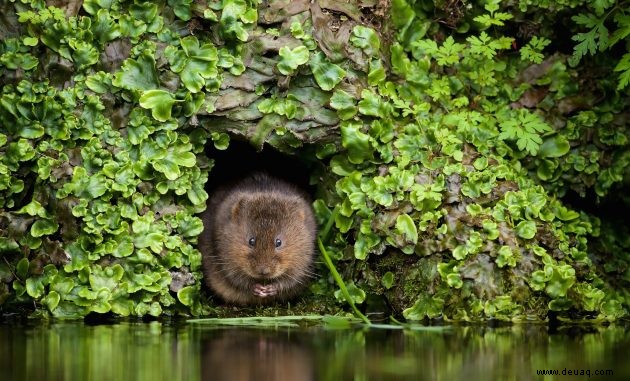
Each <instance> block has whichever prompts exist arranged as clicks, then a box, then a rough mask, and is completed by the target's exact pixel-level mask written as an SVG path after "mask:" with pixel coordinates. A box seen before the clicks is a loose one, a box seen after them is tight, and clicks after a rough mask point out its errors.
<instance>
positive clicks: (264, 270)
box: [257, 266, 271, 277]
mask: <svg viewBox="0 0 630 381" xmlns="http://www.w3.org/2000/svg"><path fill="white" fill-rule="evenodd" d="M257 270H258V274H259V275H260V276H264V277H267V276H269V275H271V267H269V266H259V267H258V269H257Z"/></svg>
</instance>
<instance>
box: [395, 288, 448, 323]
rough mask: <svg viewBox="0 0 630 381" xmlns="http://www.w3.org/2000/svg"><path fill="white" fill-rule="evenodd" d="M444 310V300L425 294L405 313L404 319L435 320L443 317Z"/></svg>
mask: <svg viewBox="0 0 630 381" xmlns="http://www.w3.org/2000/svg"><path fill="white" fill-rule="evenodd" d="M443 308H444V299H442V298H439V297H436V296H432V295H429V294H423V295H422V296H420V298H418V300H416V302H415V303H414V305H413V306H411V307H409V308H407V309H405V310H404V311H403V317H404V318H405V319H407V320H422V319H424V318H425V317H427V318H429V319H434V318H437V317H440V315H442V309H443Z"/></svg>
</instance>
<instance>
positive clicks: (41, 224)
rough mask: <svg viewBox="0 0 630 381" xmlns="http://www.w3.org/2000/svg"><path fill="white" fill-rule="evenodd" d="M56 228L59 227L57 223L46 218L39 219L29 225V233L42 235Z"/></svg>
mask: <svg viewBox="0 0 630 381" xmlns="http://www.w3.org/2000/svg"><path fill="white" fill-rule="evenodd" d="M57 229H59V224H58V223H56V222H54V221H51V220H47V219H41V220H37V221H35V223H34V224H33V226H31V235H32V236H33V237H42V236H45V235H50V234H53V233H54V232H56V231H57Z"/></svg>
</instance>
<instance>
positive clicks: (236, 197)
mask: <svg viewBox="0 0 630 381" xmlns="http://www.w3.org/2000/svg"><path fill="white" fill-rule="evenodd" d="M201 217H202V220H203V225H204V231H203V233H202V234H201V236H200V237H199V250H200V251H201V254H202V265H203V272H204V279H205V282H206V284H207V285H208V286H209V287H210V288H211V289H212V290H213V291H214V292H215V293H216V294H217V295H218V296H220V297H221V298H222V299H223V300H225V301H226V302H228V303H234V304H265V303H269V302H273V301H277V300H285V299H287V298H290V297H291V296H294V295H295V294H296V293H297V292H299V291H300V289H301V288H302V286H304V285H305V283H306V281H307V280H308V278H309V277H310V276H311V274H312V273H311V266H312V263H313V253H314V240H315V232H316V225H315V218H314V216H313V210H312V207H311V205H310V204H309V203H308V202H307V201H306V198H305V196H304V195H303V193H302V192H301V191H299V190H298V189H297V188H296V187H294V186H292V185H291V184H289V183H286V182H284V181H282V180H279V179H276V178H273V177H271V176H269V175H266V174H262V173H258V174H255V175H253V176H250V177H247V178H245V179H244V180H241V181H240V182H237V183H235V184H234V185H233V186H231V187H229V188H224V189H221V190H219V191H217V192H215V193H214V194H212V195H211V196H210V200H209V202H208V205H207V209H206V211H205V212H204V213H203V214H202V216H201Z"/></svg>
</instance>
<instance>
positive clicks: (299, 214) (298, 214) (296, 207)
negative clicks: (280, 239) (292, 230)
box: [292, 200, 305, 222]
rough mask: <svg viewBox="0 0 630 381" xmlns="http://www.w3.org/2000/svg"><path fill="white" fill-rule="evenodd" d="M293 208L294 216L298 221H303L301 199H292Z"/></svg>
mask: <svg viewBox="0 0 630 381" xmlns="http://www.w3.org/2000/svg"><path fill="white" fill-rule="evenodd" d="M292 207H293V210H294V211H295V213H294V216H295V218H296V219H297V220H298V221H299V222H304V218H305V215H304V209H303V205H302V201H301V200H294V201H293V205H292Z"/></svg>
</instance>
